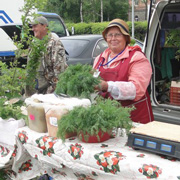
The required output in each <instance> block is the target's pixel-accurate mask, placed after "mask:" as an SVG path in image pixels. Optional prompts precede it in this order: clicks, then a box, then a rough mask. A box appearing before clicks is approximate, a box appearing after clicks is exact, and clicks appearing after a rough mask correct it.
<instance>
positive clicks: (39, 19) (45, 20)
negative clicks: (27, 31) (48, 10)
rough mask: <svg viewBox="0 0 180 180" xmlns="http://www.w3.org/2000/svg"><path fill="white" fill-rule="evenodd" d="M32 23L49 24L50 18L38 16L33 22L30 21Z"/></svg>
mask: <svg viewBox="0 0 180 180" xmlns="http://www.w3.org/2000/svg"><path fill="white" fill-rule="evenodd" d="M30 24H31V25H36V24H43V25H44V24H45V25H47V26H48V20H47V19H46V18H45V17H44V16H38V17H36V18H35V19H34V20H33V21H32V22H30Z"/></svg>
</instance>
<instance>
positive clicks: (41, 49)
mask: <svg viewBox="0 0 180 180" xmlns="http://www.w3.org/2000/svg"><path fill="white" fill-rule="evenodd" d="M47 43H48V35H46V36H45V37H44V38H43V39H42V40H40V39H37V38H34V40H33V41H32V42H31V44H30V48H31V51H30V53H29V61H28V64H27V67H26V71H27V77H26V84H27V85H28V86H30V87H31V88H32V89H34V87H35V79H36V75H37V68H38V66H39V64H40V58H41V57H42V56H43V54H44V53H45V52H46V50H47V49H46V45H47Z"/></svg>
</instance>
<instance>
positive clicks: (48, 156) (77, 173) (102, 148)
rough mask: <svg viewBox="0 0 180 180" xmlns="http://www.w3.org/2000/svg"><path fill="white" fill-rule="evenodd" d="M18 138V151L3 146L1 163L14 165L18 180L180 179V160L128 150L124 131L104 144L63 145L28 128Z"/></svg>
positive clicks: (20, 130)
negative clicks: (40, 179) (44, 179)
mask: <svg viewBox="0 0 180 180" xmlns="http://www.w3.org/2000/svg"><path fill="white" fill-rule="evenodd" d="M121 134H122V135H121ZM15 138H16V143H15V145H14V148H12V147H11V148H10V149H8V147H7V148H5V145H4V146H3V145H1V162H4V167H5V166H8V164H11V166H10V167H11V169H10V171H8V173H9V174H11V176H12V177H14V179H17V180H28V179H31V178H33V177H36V176H39V175H41V174H45V173H48V174H49V175H50V176H51V177H53V178H54V179H57V180H61V179H62V180H66V179H67V180H76V179H77V180H84V179H87V180H108V179H110V180H119V179H121V180H143V179H147V178H148V179H153V178H154V179H161V180H177V179H180V171H179V169H180V162H179V160H176V159H174V160H172V159H171V160H169V159H166V158H165V157H162V156H160V155H156V154H152V153H149V152H145V151H142V150H134V149H132V148H130V147H128V146H126V143H127V136H126V135H125V133H124V131H122V130H120V129H119V132H118V135H117V136H116V137H114V138H111V139H109V140H107V141H105V142H102V143H83V142H82V141H80V140H79V139H78V138H77V137H72V138H69V139H66V141H65V142H64V143H63V142H62V141H61V139H57V138H54V137H50V136H48V134H47V133H37V132H35V131H32V130H31V129H29V128H28V127H27V126H25V127H22V128H18V129H17V130H16V133H15ZM2 147H4V150H3V148H2ZM1 164H2V163H1ZM2 167H3V166H2V165H1V168H2Z"/></svg>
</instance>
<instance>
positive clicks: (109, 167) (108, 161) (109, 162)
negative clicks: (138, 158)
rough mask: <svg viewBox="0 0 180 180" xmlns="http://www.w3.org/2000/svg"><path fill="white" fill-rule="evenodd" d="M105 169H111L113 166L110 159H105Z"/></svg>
mask: <svg viewBox="0 0 180 180" xmlns="http://www.w3.org/2000/svg"><path fill="white" fill-rule="evenodd" d="M107 164H108V165H107V168H108V169H112V166H113V161H112V158H107Z"/></svg>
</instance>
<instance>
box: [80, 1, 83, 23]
mask: <svg viewBox="0 0 180 180" xmlns="http://www.w3.org/2000/svg"><path fill="white" fill-rule="evenodd" d="M82 9H83V0H81V2H80V18H81V23H83V13H82Z"/></svg>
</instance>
